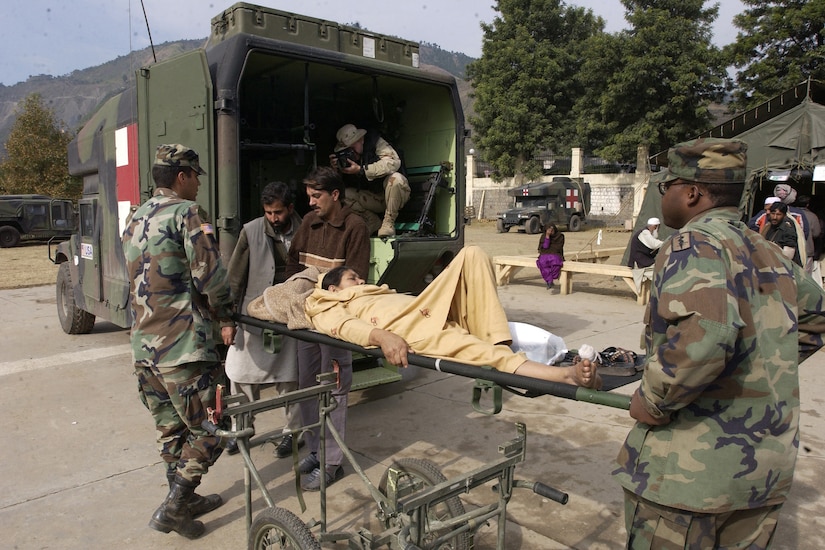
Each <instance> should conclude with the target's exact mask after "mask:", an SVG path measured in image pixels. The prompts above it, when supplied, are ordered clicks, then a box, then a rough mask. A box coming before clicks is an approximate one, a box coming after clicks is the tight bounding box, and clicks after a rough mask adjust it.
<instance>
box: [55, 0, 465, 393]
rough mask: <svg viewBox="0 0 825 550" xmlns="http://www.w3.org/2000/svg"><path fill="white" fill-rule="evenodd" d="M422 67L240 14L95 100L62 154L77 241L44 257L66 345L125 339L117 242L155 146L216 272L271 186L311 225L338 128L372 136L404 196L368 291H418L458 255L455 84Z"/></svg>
mask: <svg viewBox="0 0 825 550" xmlns="http://www.w3.org/2000/svg"><path fill="white" fill-rule="evenodd" d="M418 52H419V47H418V44H417V43H413V42H407V41H403V40H401V39H398V38H393V37H388V36H383V35H380V34H375V33H372V32H368V31H365V30H363V29H358V28H354V27H348V26H344V25H339V24H337V23H334V22H330V21H324V20H320V19H313V18H309V17H305V16H302V15H296V14H292V13H287V12H282V11H278V10H274V9H270V8H264V7H258V6H254V5H251V4H246V3H238V4H234V5H233V6H231V7H229V8H228V9H226V10H224V11H223V12H221V13H219V14H218V15H217V16H215V17H214V18H212V22H211V33H210V36H209V39H208V41H207V43H206V45H205V47H204V48H202V49H198V50H195V51H192V52H188V53H185V54H182V55H180V56H178V57H176V58H173V59H169V60H167V61H164V62H161V63H156V64H153V65H150V66H146V67H142V68H140V69H139V70H138V71H137V72H136V86H135V87H133V88H131V89H128V90H126V91H124V92H123V93H122V94H120V95H118V96H115V97H113V98H112V99H110V100H109V101H107V102H106V103H105V104H104V105H103V106H102V107H101V108H100V110H99V111H98V112H97V113H96V114H94V115H93V117H92V118H91V120H89V122H88V123H87V124H86V125H85V126H84V127H83V128H82V129H81V131H80V132H79V133H78V135H77V138H76V139H75V140H74V141H72V142H71V144H70V145H69V172H70V173H71V174H72V175H74V176H79V177H81V178H82V179H83V196H82V198H81V200H80V202H79V222H80V223H79V231H78V232H77V233H76V234H75V235H73V236H72V238H71V240H70V241H69V242H67V243H65V245H64V246H61V247H60V248H59V250H58V254H57V257H56V262H57V263H60V268H59V271H58V280H57V302H58V316H59V318H60V322H61V325H62V327H63V330H64V331H65V332H67V333H70V334H77V333H84V332H89V331H90V330H91V329H92V327H93V325H94V322H95V318H102V319H105V320H107V321H110V322H112V323H114V324H116V325H118V326H121V327H124V328H125V327H129V326H130V324H131V318H130V315H131V313H130V310H129V307H128V299H129V281H128V280H127V277H126V270H125V263H124V258H123V253H122V250H121V242H120V236H121V234H122V232H123V230H124V228H125V225H126V220H127V217H128V216H129V214H130V212H131V211H133V210H134V209H135V208H136V207H137V206H138V205H139V204H141V203H142V202H144V201H146V200H147V199H149V198H150V197H151V196H152V192H153V189H154V183H153V181H152V179H151V165H152V162H153V160H154V154H155V150H156V148H157V146H158V145H160V144H162V143H182V144H185V145H187V146H189V147H192V148H194V149H195V150H196V151H197V152H198V153H199V154H200V163H201V166H202V167H203V168H204V169H205V170H206V175H204V176H201V178H200V180H201V186H200V190H199V192H198V197H197V202H198V203H199V204H200V205H201V206H202V207H203V208H204V209H205V210H206V211H207V213H208V215H209V218H210V219H211V220H212V221H213V222H214V225H215V228H216V233H217V238H218V242H219V246H220V250H221V254H222V256H223V258H224V259H225V260H228V259H229V257H230V255H231V254H232V251H233V249H234V247H235V243H236V242H237V238H238V234H239V232H240V230H241V228H242V226H243V224H244V223H246V222H248V221H249V220H252V219H253V218H256V217H258V216H260V215H262V214H263V211H262V208H261V205H260V194H261V193H260V192H261V189H262V188H263V187H264V186H265V185H266V184H267V183H268V182H270V181H275V180H280V181H284V182H286V183H288V184H289V185H291V186H292V187H293V188H294V190H295V191H296V198H297V204H296V208H297V210H298V211H299V213H301V214H305V213H306V212H307V211H308V202H307V198H306V193H305V190H304V186H303V183H302V180H303V178H304V176H305V175H306V174H307V173H308V172H309V171H310V170H312V169H313V168H314V167H315V166H316V165H329V155H330V154H331V153H332V152H333V148H334V146H335V143H336V138H335V134H336V132H337V130H338V128H340V127H341V126H343V125H344V124H347V123H353V124H355V125H356V126H358V127H359V128H367V129H375V130H377V131H380V132H381V134H382V135H383V136H384V137H385V138H386V139H387V140H388V141H389V142H390V143H391V144H393V146H394V147H395V148H396V149H397V150H398V151H399V153H400V154H401V155H402V157H403V160H404V163H405V166H406V171H407V177H408V179H409V181H410V187H411V188H412V196H411V198H410V201H409V202H408V204H407V205H406V206H405V207H404V208H403V209H402V210H401V212H400V214H399V216H398V219H397V220H396V232H397V234H396V236H395V237H391V238H378V237H374V238H372V239H371V248H372V257H371V265H370V272H369V274H368V281H369V282H374V283H377V284H384V283H386V284H388V285H389V286H391V287H393V288H396V289H399V290H400V291H404V292H412V293H417V292H420V291H421V290H422V289H423V288H424V287H425V286H426V285H427V284H428V283H429V282H430V281H431V280H432V279H433V278H434V277H435V276H436V275H437V274H438V273H439V272H440V271H441V270H442V269H443V268H444V266H445V265H446V264H447V263H449V262H450V260H452V258H453V257H454V256H455V254H456V253H457V252H458V251H459V250H460V249H461V247H462V246H463V245H464V228H463V214H462V211H461V207H460V205H463V204H464V167H463V165H464V152H463V149H464V138H465V131H464V115H463V112H462V109H461V103H460V98H459V93H458V88H457V86H456V82H455V79H454V78H453V77H452V76H450V75H447V74H444V73H440V72H439V73H436V72H429V71H425V70H422V69H421V68H420V67H419V57H418V55H419V53H418ZM373 370H380V371H383V372H376V373H373V374H376V375H378V377H377V378H374V379H371V380H370V381H369V382H366V385H371V384H373V383H381V382H384V381H387V380H392V379H396V380H397V379H399V378H400V375H399V374H398V373H397V372H396V369H390V370H392V371H393V372H392V373H388V369H373ZM388 375H390V376H388ZM371 377H372V374H371V375H370V376H361V377H360V379H361V380H367V379H368V378H371ZM358 379H359V377H358V374H357V373H356V382H355V383H354V384H353V389H355V388H356V387H361V386H359V381H358Z"/></svg>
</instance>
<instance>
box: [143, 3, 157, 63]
mask: <svg viewBox="0 0 825 550" xmlns="http://www.w3.org/2000/svg"><path fill="white" fill-rule="evenodd" d="M140 7H141V8H143V19H144V20H145V21H146V32H147V33H149V45H150V46H151V47H152V59H154V60H155V63H157V62H158V57H157V56H156V55H155V44H154V42H152V31H151V29H149V18H148V17H146V6H145V5H144V4H143V0H140Z"/></svg>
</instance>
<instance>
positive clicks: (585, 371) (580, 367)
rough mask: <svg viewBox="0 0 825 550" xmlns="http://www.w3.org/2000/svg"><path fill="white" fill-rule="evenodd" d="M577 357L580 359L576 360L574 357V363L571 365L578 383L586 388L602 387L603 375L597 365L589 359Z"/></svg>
mask: <svg viewBox="0 0 825 550" xmlns="http://www.w3.org/2000/svg"><path fill="white" fill-rule="evenodd" d="M576 359H579V360H578V361H576V360H575V359H574V364H573V366H572V367H571V368H572V369H573V379H574V380H575V382H576V384H577V385H579V386H583V387H585V388H593V389H596V390H597V389H599V388H601V387H602V377H601V376H599V373H598V372H596V365H594V364H593V363H591V362H590V361H589V360H587V359H581V358H580V357H578V356H576Z"/></svg>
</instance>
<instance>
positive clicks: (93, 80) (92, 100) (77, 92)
mask: <svg viewBox="0 0 825 550" xmlns="http://www.w3.org/2000/svg"><path fill="white" fill-rule="evenodd" d="M205 42H206V40H205V39H204V40H180V41H176V42H166V43H164V44H160V45H158V46H155V53H156V57H157V60H158V61H163V60H165V59H169V58H170V57H174V56H176V55H178V54H180V53H183V52H185V51H189V50H194V49H196V48H199V47H202V46H203V45H204V44H205ZM420 54H421V63H422V69H423V70H433V67H437V68H438V69H441V70H444V71H447V72H448V73H450V74H452V75H453V76H455V77H456V78H457V79H460V78H461V77H463V75H464V73H465V68H466V66H467V64H468V63H469V62H470V61H472V58H470V57H468V56H466V55H464V54H462V53H455V52H447V51H444V50H442V49H440V48H439V47H438V46H434V45H430V44H421V46H420ZM153 62H154V61H153V57H152V50H151V48H145V49H143V50H139V51H135V52H132V53H131V54H129V55H124V56H120V57H118V58H116V59H113V60H112V61H108V62H106V63H103V64H101V65H97V66H95V67H89V68H87V69H79V70H76V71H73V72H71V73H69V74H67V75H64V76H58V77H53V76H48V75H38V76H32V77H30V78H29V79H28V80H26V81H25V82H20V83H18V84H15V85H14V86H4V85H2V84H0V144H3V147H2V154H3V155H5V143H6V140H7V139H8V137H9V132H10V131H11V128H12V126H13V124H14V121H15V119H16V111H17V106H18V104H19V103H20V102H21V101H22V100H23V99H25V98H26V97H27V96H29V95H30V94H34V93H36V94H40V96H41V97H42V98H43V101H44V103H45V104H46V106H47V107H49V108H50V109H52V110H53V111H54V113H55V116H56V117H57V118H58V119H60V120H62V121H63V122H65V123H66V126H67V128H69V129H70V130H72V131H77V130H78V129H79V128H80V127H81V126H82V125H83V122H84V121H85V120H86V119H87V118H88V117H89V116H90V115H91V114H92V113H94V111H95V110H96V109H97V107H98V106H99V105H100V104H101V103H102V102H103V101H104V100H106V99H108V98H109V97H111V96H113V95H115V94H117V93H119V92H121V91H122V90H124V89H125V88H126V87H127V86H128V85H129V83H130V81H131V80H133V77H134V73H135V71H136V70H137V69H138V68H140V67H142V66H145V65H149V64H151V63H153ZM436 70H437V69H436ZM459 90H460V92H461V103H462V105H463V106H464V107H465V109H467V107H468V103H469V86H468V85H466V82H463V81H461V80H459Z"/></svg>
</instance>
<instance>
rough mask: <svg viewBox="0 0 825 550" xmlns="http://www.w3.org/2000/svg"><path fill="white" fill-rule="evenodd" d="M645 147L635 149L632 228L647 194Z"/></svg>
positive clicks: (647, 169) (646, 156)
mask: <svg viewBox="0 0 825 550" xmlns="http://www.w3.org/2000/svg"><path fill="white" fill-rule="evenodd" d="M648 155H649V153H648V147H647V145H639V146H638V147H637V148H636V174H635V178H634V180H633V189H634V192H633V218H632V221H633V227H636V220H637V219H638V218H639V212H640V211H641V210H642V203H644V201H645V195H646V194H647V184H648V182H649V181H650V174H651V172H650V160H649V159H648Z"/></svg>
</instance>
